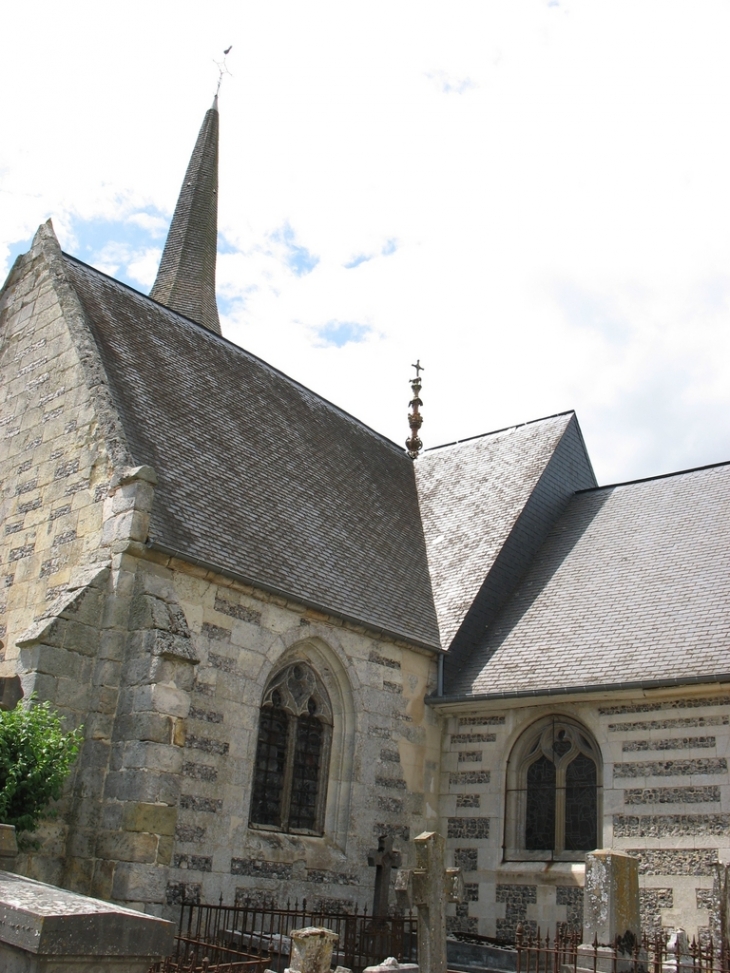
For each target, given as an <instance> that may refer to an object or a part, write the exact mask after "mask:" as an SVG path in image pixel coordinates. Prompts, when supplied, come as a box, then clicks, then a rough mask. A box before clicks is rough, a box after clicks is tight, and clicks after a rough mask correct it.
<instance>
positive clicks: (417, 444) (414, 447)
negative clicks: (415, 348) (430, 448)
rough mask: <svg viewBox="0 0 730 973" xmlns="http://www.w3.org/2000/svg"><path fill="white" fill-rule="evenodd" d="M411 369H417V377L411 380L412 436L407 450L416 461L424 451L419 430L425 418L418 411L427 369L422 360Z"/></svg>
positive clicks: (410, 423)
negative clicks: (422, 374) (422, 382)
mask: <svg viewBox="0 0 730 973" xmlns="http://www.w3.org/2000/svg"><path fill="white" fill-rule="evenodd" d="M411 368H415V369H416V377H415V378H412V379H411V390H412V391H413V398H412V399H411V401H410V402H409V403H408V404H409V405H410V407H411V411H410V412H409V413H408V425H409V426H410V427H411V435H410V437H409V438H408V439H406V450H407V452H408V455H409V456H410V457H411V459H416V457H417V456H418V454H419V453H420V452H421V450H422V449H423V443H422V442H421V439H420V437H419V435H418V430H419V429H420V428H421V425H422V424H423V416H422V415H421V413H420V412H419V411H418V410H419V409H420V407H421V406H422V405H423V402H421V398H420V394H421V372H425V370H426V369H425V368H424V367H423V365H422V364H421V359H420V358H417V359H416V364H415V365H411Z"/></svg>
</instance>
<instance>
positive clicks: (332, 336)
mask: <svg viewBox="0 0 730 973" xmlns="http://www.w3.org/2000/svg"><path fill="white" fill-rule="evenodd" d="M371 331H372V328H371V327H370V325H368V324H358V323H357V322H356V321H328V322H327V324H323V325H322V327H321V328H318V329H317V337H318V338H319V339H320V342H321V344H323V345H332V346H334V347H335V348H342V346H343V345H348V344H357V343H358V342H360V341H365V339H366V338H367V336H368V335H369V334H370V333H371Z"/></svg>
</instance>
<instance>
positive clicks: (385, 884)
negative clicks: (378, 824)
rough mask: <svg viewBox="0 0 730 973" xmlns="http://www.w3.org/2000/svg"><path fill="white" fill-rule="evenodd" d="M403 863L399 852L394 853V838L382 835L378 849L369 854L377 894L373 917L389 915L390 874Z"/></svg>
mask: <svg viewBox="0 0 730 973" xmlns="http://www.w3.org/2000/svg"><path fill="white" fill-rule="evenodd" d="M400 863H401V854H400V852H399V851H393V836H392V835H380V837H379V838H378V847H377V848H373V850H372V851H369V852H368V865H370V867H371V868H372V867H373V866H375V892H374V894H373V915H374V916H387V915H388V895H389V892H390V872H391V869H393V868H398V867H399V866H400Z"/></svg>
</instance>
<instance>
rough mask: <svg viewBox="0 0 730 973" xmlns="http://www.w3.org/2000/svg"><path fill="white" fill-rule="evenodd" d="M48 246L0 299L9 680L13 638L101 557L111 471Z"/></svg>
mask: <svg viewBox="0 0 730 973" xmlns="http://www.w3.org/2000/svg"><path fill="white" fill-rule="evenodd" d="M53 243H54V244H55V240H54V241H53ZM55 247H56V249H57V244H55ZM47 249H48V247H47V246H46V241H45V240H39V239H38V238H37V240H36V243H35V244H34V247H33V249H32V250H31V251H30V252H29V253H28V254H26V255H25V256H24V257H21V258H19V260H18V261H17V262H16V265H15V267H14V268H13V270H12V272H11V275H10V278H9V280H8V283H7V285H6V287H5V289H4V291H3V293H2V295H0V338H1V340H2V346H1V348H0V489H1V490H2V494H1V496H0V524H1V525H2V526H1V528H0V529H1V530H2V536H1V537H0V613H1V614H0V639H1V640H2V642H3V643H4V644H3V648H2V650H1V652H0V657H1V661H0V674H2V675H7V676H12V675H14V674H15V668H16V660H17V656H18V649H17V646H16V640H17V638H18V637H20V635H21V634H22V632H23V631H25V629H27V628H28V626H29V625H30V624H32V623H33V621H34V620H35V619H36V617H37V616H39V615H40V614H42V612H43V611H44V610H45V608H46V607H47V606H48V605H49V604H50V603H51V602H52V601H53V600H54V599H55V598H56V597H57V596H58V595H59V594H60V593H61V592H63V591H64V590H65V586H66V585H67V584H69V583H70V582H71V581H72V580H73V575H74V572H75V571H76V570H77V569H78V567H79V566H80V565H83V564H87V563H89V562H90V561H93V559H94V558H95V557H96V555H97V553H98V539H99V535H100V532H101V525H102V521H103V518H104V512H103V506H104V500H105V498H106V495H107V489H108V484H109V480H110V478H111V472H112V471H111V463H110V460H109V457H108V454H107V451H106V449H105V447H104V444H103V442H102V441H101V437H100V436H99V435H98V434H97V427H98V414H97V411H96V409H95V407H94V404H93V401H92V395H91V393H90V391H89V388H88V385H87V378H86V373H85V370H84V366H83V365H82V362H81V360H80V357H79V352H78V349H77V346H76V345H75V343H74V340H73V339H72V336H71V333H70V332H69V328H68V322H67V316H66V314H65V307H64V305H65V304H66V303H68V297H67V295H64V293H63V281H61V280H60V279H59V278H58V277H57V276H56V275H55V274H54V273H53V262H52V259H51V260H49V257H48V254H47Z"/></svg>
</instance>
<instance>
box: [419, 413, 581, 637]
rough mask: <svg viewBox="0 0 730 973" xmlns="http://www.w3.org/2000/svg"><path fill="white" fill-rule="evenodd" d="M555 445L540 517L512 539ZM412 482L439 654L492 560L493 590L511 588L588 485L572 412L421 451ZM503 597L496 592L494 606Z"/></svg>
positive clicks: (479, 589)
mask: <svg viewBox="0 0 730 973" xmlns="http://www.w3.org/2000/svg"><path fill="white" fill-rule="evenodd" d="M561 442H563V443H564V447H563V450H562V451H561V455H560V457H559V458H558V465H559V467H560V475H559V476H558V478H557V481H558V482H557V483H556V482H553V481H554V480H555V478H554V477H553V478H552V480H551V482H550V483H549V485H548V490H547V492H548V494H549V496H548V497H546V498H545V501H546V502H545V504H543V505H542V506H544V507H545V509H541V510H540V512H539V514H538V516H537V517H533V518H531V520H530V523H529V525H528V529H527V530H526V531H522V532H520V533H519V536H517V535H516V534H515V530H516V525H517V523H518V521H519V519H520V517H521V516H522V515H523V514H524V513H525V510H526V507H527V505H528V503H529V501H530V499H531V498H532V497H533V496H534V495H535V492H536V489H537V487H538V484H539V483H540V482H541V480H542V479H543V478H544V476H545V473H546V470H547V468H548V466H549V465H550V463H551V461H552V460H553V459H554V458H555V457H556V453H557V451H558V448H559V445H560V444H561ZM416 479H417V482H418V493H419V501H420V506H421V516H422V518H423V524H424V532H425V536H426V548H427V551H428V560H429V568H430V570H431V582H432V585H433V592H434V601H435V604H436V613H437V616H438V623H439V629H440V633H441V643H442V645H443V646H444V647H448V646H450V645H451V644H452V642H453V640H454V638H455V637H456V635H457V632H459V629H460V628H461V627H462V625H463V624H464V622H465V619H466V618H467V614H468V613H469V612H470V611H473V610H474V609H475V607H478V606H475V602H476V601H477V600H478V596H479V595H480V592H482V591H483V588H484V584H485V579H486V578H487V577H488V576H489V574H490V572H492V570H493V569H494V568H495V566H497V561H498V559H499V561H500V564H499V570H498V573H499V574H500V578H499V586H500V588H501V587H502V586H503V585H504V582H505V579H506V578H509V582H511V583H512V585H513V584H514V583H516V582H517V580H519V577H520V576H521V574H523V573H524V572H525V571H526V570H527V568H528V566H529V561H530V558H531V556H532V554H533V553H534V551H535V550H536V549H537V547H538V546H539V543H540V542H541V541H542V540H543V539H544V536H545V534H546V533H547V531H548V530H549V528H550V526H551V525H552V523H553V521H554V520H555V517H556V516H557V514H558V513H559V512H560V510H561V509H562V507H563V506H564V504H565V503H566V502H567V499H568V497H569V496H571V495H572V494H573V493H574V492H575V490H578V489H581V488H584V487H588V486H594V485H595V478H594V476H593V471H592V469H591V466H590V461H589V460H588V456H587V454H586V452H585V447H584V445H583V439H582V437H581V435H580V431H579V429H578V424H577V420H576V418H575V415H574V413H572V412H567V413H563V414H561V415H556V416H550V417H549V418H546V419H540V420H537V421H535V422H529V423H526V424H524V425H521V426H513V427H511V428H509V429H501V430H499V431H497V432H494V433H489V434H487V435H485V436H479V437H476V438H474V439H471V440H467V441H464V442H460V443H454V444H452V445H449V446H443V447H440V448H438V449H435V450H430V451H427V452H426V453H425V454H424V455H423V456H422V457H421V458H420V459H419V460H418V462H417V463H416ZM541 499H542V497H539V498H537V504H538V505H539V501H540V500H541ZM533 506H535V504H533ZM510 538H512V539H513V542H514V543H513V544H512V545H509V544H508V542H509V541H510ZM533 540H534V541H535V542H533ZM506 547H514V548H515V549H514V550H506ZM506 561H509V562H510V563H506ZM513 562H514V563H513ZM510 588H511V585H510ZM508 593H509V592H508V591H507V592H501V600H502V601H503V600H504V597H506V595H507V594H508ZM490 595H491V601H494V600H495V598H497V599H498V600H499V598H500V593H497V592H491V593H490V592H487V591H484V592H483V597H482V599H481V600H482V601H484V600H485V598H487V597H488V596H490ZM486 621H487V619H486V618H485V619H482V620H481V622H482V625H483V624H485V623H486Z"/></svg>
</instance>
